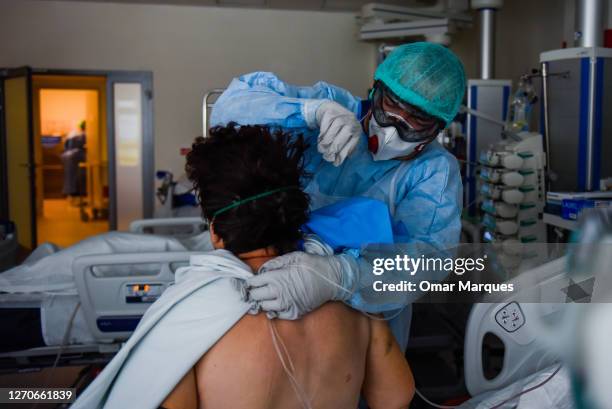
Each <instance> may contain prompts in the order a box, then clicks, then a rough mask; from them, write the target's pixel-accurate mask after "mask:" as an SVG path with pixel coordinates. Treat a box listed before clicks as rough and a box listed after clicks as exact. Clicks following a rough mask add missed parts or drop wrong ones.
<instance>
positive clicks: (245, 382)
mask: <svg viewBox="0 0 612 409" xmlns="http://www.w3.org/2000/svg"><path fill="white" fill-rule="evenodd" d="M272 323H273V325H274V326H275V328H276V330H277V333H278V334H279V335H280V338H281V339H282V342H283V343H284V344H285V346H286V347H287V350H288V353H289V355H290V357H291V360H292V362H293V365H294V367H295V376H296V379H297V381H298V382H299V384H300V385H301V387H302V388H303V390H304V392H305V394H306V396H308V398H309V401H310V403H311V405H312V406H313V407H316V408H317V409H325V408H330V409H331V408H334V409H341V408H347V409H349V408H350V409H354V408H355V407H357V403H358V399H359V392H360V390H361V387H362V384H363V381H364V376H365V366H366V354H367V351H368V343H369V338H370V326H369V324H368V319H367V318H366V317H364V316H363V315H362V314H360V313H358V312H356V311H353V310H351V309H350V308H348V307H346V306H345V305H343V304H341V303H328V304H325V305H324V306H322V307H321V308H319V309H318V310H316V311H314V312H312V313H310V314H308V315H306V316H305V317H304V318H302V319H300V320H296V321H286V320H273V321H272ZM195 372H196V379H197V388H198V395H199V399H200V407H201V408H205V409H217V408H233V409H241V408H245V409H247V408H248V409H259V408H261V409H275V408H283V409H285V408H287V409H291V408H302V405H301V404H300V402H299V400H298V398H297V395H296V393H295V392H294V389H293V388H292V386H291V383H290V381H289V378H288V376H287V374H286V373H285V371H284V370H283V367H282V364H281V361H280V359H279V357H278V355H277V352H276V349H275V348H274V344H273V340H272V335H271V332H270V328H269V323H268V319H267V318H266V316H265V315H264V314H259V315H256V316H252V315H247V316H245V317H243V318H242V319H241V320H240V321H239V322H238V323H237V324H236V325H235V326H234V327H233V328H232V329H231V330H230V331H229V332H228V333H227V334H226V335H225V336H224V337H223V338H221V340H220V341H219V342H218V343H217V344H216V345H215V346H214V347H213V348H212V349H210V350H209V351H208V352H207V353H206V355H205V356H204V357H202V359H200V361H199V362H198V363H197V365H196V367H195Z"/></svg>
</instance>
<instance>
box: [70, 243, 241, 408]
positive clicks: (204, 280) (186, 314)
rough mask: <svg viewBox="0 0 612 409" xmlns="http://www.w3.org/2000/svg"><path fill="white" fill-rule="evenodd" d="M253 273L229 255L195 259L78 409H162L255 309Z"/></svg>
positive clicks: (180, 272)
mask: <svg viewBox="0 0 612 409" xmlns="http://www.w3.org/2000/svg"><path fill="white" fill-rule="evenodd" d="M251 275H252V272H251V270H250V268H249V267H248V266H247V265H246V264H244V263H243V262H242V261H240V260H239V259H238V258H236V257H235V256H234V255H232V254H231V253H230V252H228V251H225V250H215V251H211V252H208V253H204V254H202V255H198V256H192V257H191V260H190V266H189V267H184V268H181V269H179V270H177V272H176V284H174V285H173V286H171V287H170V288H168V290H166V291H165V292H164V294H163V295H162V296H161V297H160V299H159V300H158V301H156V302H155V303H154V304H153V305H152V306H151V307H150V308H149V309H148V310H147V312H146V313H145V315H144V316H143V318H142V320H141V321H140V323H139V324H138V327H137V328H136V330H135V331H134V334H132V336H131V337H130V338H129V339H128V340H127V341H126V343H125V344H124V346H123V347H122V348H121V349H120V350H119V352H118V353H117V355H116V356H115V357H114V358H113V360H112V361H111V362H110V363H109V364H108V365H107V366H106V368H105V369H104V371H102V372H101V373H100V375H98V377H97V378H96V379H95V380H94V382H92V384H91V385H89V387H88V388H87V389H86V390H85V391H84V392H83V394H81V396H80V397H79V398H78V399H77V401H76V402H75V403H74V404H73V405H72V408H73V409H79V408H84V409H95V408H105V409H106V408H109V409H115V408H116V409H122V408H126V407H136V406H137V407H138V408H142V409H149V408H150V409H156V408H157V407H158V406H159V405H160V404H161V403H162V402H163V401H164V399H165V398H166V396H168V394H169V393H170V392H171V391H172V390H173V389H174V387H175V386H176V384H177V383H178V382H179V381H180V380H181V379H182V377H183V376H184V375H185V374H186V373H187V371H188V370H189V369H191V368H192V367H193V365H194V364H195V363H196V362H197V361H198V360H199V359H200V357H201V356H202V355H203V354H204V353H206V351H208V350H209V349H210V348H211V347H212V346H213V345H214V344H215V343H216V342H217V341H218V340H219V339H220V338H221V337H222V336H223V335H224V334H225V333H226V332H227V331H228V330H229V329H230V328H232V326H234V324H235V323H236V322H238V321H239V320H240V318H242V316H244V315H245V314H246V313H247V312H248V311H249V309H250V308H251V305H250V304H248V303H247V302H245V301H243V300H242V297H241V290H240V287H241V286H240V284H241V283H242V282H244V280H245V279H246V278H248V277H250V276H251Z"/></svg>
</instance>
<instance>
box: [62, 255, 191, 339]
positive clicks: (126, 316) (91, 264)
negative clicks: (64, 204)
mask: <svg viewBox="0 0 612 409" xmlns="http://www.w3.org/2000/svg"><path fill="white" fill-rule="evenodd" d="M195 254H198V253H195V252H160V253H124V254H99V255H86V256H81V257H78V258H76V259H75V260H74V262H73V264H72V271H73V273H74V277H75V281H76V285H77V290H78V293H79V298H80V300H81V308H82V310H83V313H84V315H85V319H86V321H87V325H88V326H89V329H90V330H91V332H92V334H93V335H94V337H95V338H96V341H98V342H108V343H111V342H116V341H120V340H124V339H127V338H128V337H129V336H130V335H131V333H132V332H133V331H134V329H135V328H136V325H137V324H138V322H139V321H140V319H141V317H142V315H143V314H144V313H145V311H146V310H147V309H148V308H149V306H150V305H151V304H152V303H153V302H155V301H156V300H157V299H158V298H159V297H160V296H161V294H162V293H163V292H164V291H165V290H166V289H167V288H168V287H169V286H171V285H172V284H173V283H174V273H175V272H176V270H177V269H178V268H180V267H182V266H187V265H188V264H189V257H190V256H191V255H195Z"/></svg>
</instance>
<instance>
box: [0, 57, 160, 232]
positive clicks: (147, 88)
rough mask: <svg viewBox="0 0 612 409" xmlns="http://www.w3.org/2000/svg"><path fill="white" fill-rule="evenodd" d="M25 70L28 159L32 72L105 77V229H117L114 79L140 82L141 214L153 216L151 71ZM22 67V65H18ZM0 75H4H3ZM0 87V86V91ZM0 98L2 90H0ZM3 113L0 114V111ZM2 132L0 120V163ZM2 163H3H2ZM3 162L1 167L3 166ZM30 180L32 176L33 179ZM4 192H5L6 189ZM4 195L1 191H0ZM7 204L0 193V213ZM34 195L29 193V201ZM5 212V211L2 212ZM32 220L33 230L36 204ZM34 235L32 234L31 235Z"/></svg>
mask: <svg viewBox="0 0 612 409" xmlns="http://www.w3.org/2000/svg"><path fill="white" fill-rule="evenodd" d="M25 68H26V69H27V70H28V71H29V79H28V90H29V93H28V94H29V95H28V98H29V99H28V100H29V105H30V106H29V112H28V120H29V122H30V127H29V133H30V141H31V143H30V157H31V158H30V159H31V160H33V159H34V146H33V137H34V136H33V132H34V130H33V126H32V125H33V114H32V106H31V104H32V78H31V77H32V75H57V76H61V75H66V76H97V77H102V76H103V77H105V78H106V137H107V146H108V167H109V169H108V179H109V230H116V229H117V197H116V195H117V175H116V153H117V152H116V147H115V127H114V121H115V118H114V109H113V108H114V107H113V101H114V92H113V91H114V90H113V86H112V85H113V83H114V82H139V83H140V84H141V85H142V89H143V93H142V101H141V102H142V105H141V106H142V119H143V129H142V131H143V133H142V137H143V139H142V181H143V192H142V194H143V218H150V217H153V208H154V200H155V195H154V184H155V179H154V178H155V135H154V124H153V72H152V71H130V70H79V69H46V68H29V67H25ZM19 69H22V68H19ZM14 70H15V69H0V74H4V73H5V72H13V71H14ZM3 77H4V75H3ZM1 91H2V89H0V92H1ZM1 96H2V98H3V97H4V94H3V93H2V95H1ZM0 117H3V115H0ZM5 137H6V135H5V134H4V124H3V123H0V155H4V156H0V158H1V159H2V163H3V164H5V163H6V161H5V160H4V159H5V158H6V155H7V152H6V146H5V145H4V143H5V139H6V138H5ZM4 166H5V165H4ZM4 166H3V167H4ZM34 173H35V172H34V169H31V177H32V178H34ZM5 178H6V171H5V170H4V169H2V179H1V180H0V183H2V185H1V186H2V187H3V189H4V190H6V189H7V184H6V183H5V182H6V181H5V180H4V179H5ZM33 180H34V179H33ZM7 194H8V192H7ZM35 194H36V190H35V186H33V190H32V195H35ZM3 196H4V195H3ZM5 200H6V205H7V208H8V200H7V198H5V197H2V198H1V200H0V216H2V215H3V213H2V211H3V210H4V209H3V207H4V203H2V202H4V201H5ZM35 200H36V197H35V196H33V197H32V201H33V203H35V202H34V201H35ZM4 215H6V213H4ZM32 217H33V222H34V230H36V227H35V223H36V208H35V206H33V214H32ZM33 237H34V238H36V236H35V235H34V236H33Z"/></svg>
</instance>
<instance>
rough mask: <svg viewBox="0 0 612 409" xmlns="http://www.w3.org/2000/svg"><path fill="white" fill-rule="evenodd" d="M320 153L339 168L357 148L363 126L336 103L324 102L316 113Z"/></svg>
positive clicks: (353, 115) (350, 113)
mask: <svg viewBox="0 0 612 409" xmlns="http://www.w3.org/2000/svg"><path fill="white" fill-rule="evenodd" d="M315 117H316V120H317V125H318V126H319V138H318V142H317V147H318V150H319V153H321V154H322V155H323V158H324V159H325V160H326V161H328V162H333V164H334V165H335V166H339V165H340V164H341V163H342V162H344V160H345V159H346V157H347V156H349V155H350V154H351V153H352V152H353V151H354V150H355V148H356V147H357V143H358V142H359V138H360V137H361V124H360V123H359V121H358V120H357V118H356V117H355V114H353V113H352V112H351V111H349V110H348V109H346V108H345V107H343V106H342V105H340V104H338V103H337V102H334V101H326V102H323V103H322V104H321V105H320V106H319V108H317V112H316V115H315Z"/></svg>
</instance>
